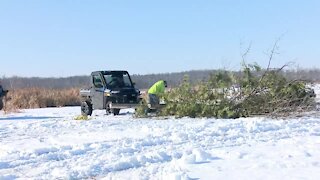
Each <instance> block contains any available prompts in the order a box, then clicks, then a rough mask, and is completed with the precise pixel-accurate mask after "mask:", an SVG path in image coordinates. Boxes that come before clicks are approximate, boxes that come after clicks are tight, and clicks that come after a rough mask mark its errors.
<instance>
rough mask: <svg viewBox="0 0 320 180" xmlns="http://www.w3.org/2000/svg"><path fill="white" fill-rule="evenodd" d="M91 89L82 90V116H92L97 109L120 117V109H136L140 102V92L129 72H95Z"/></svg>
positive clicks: (92, 74)
mask: <svg viewBox="0 0 320 180" xmlns="http://www.w3.org/2000/svg"><path fill="white" fill-rule="evenodd" d="M91 84H92V86H91V88H90V89H81V90H80V96H81V99H82V102H81V114H82V115H91V114H92V111H93V110H95V109H105V110H106V112H107V114H110V113H113V114H114V115H118V114H119V111H120V109H124V108H134V107H136V106H137V105H138V104H139V102H140V91H139V90H138V89H136V88H135V87H134V83H132V81H131V77H130V75H129V73H128V72H127V71H95V72H92V73H91Z"/></svg>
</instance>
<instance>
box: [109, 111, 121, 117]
mask: <svg viewBox="0 0 320 180" xmlns="http://www.w3.org/2000/svg"><path fill="white" fill-rule="evenodd" d="M111 111H112V113H113V115H115V116H116V115H119V112H120V109H111Z"/></svg>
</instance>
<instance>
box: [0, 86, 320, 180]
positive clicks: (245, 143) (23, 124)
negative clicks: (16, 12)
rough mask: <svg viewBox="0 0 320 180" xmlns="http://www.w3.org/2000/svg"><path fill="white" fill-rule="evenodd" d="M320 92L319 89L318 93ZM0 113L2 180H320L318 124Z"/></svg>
mask: <svg viewBox="0 0 320 180" xmlns="http://www.w3.org/2000/svg"><path fill="white" fill-rule="evenodd" d="M316 90H317V92H320V91H318V89H316ZM79 113H80V108H79V107H65V108H46V109H31V110H23V111H22V112H20V113H12V114H3V112H0V179H26V178H30V179H281V180H282V179H319V177H320V117H317V115H312V116H308V117H307V116H306V117H301V118H296V119H290V120H274V119H266V118H242V119H236V120H224V119H189V118H183V119H174V118H169V119H165V120H161V119H135V118H133V116H132V112H130V110H128V112H127V111H121V115H119V116H113V115H109V116H107V115H104V111H94V115H93V117H92V118H91V120H88V121H78V120H74V117H76V116H78V115H79Z"/></svg>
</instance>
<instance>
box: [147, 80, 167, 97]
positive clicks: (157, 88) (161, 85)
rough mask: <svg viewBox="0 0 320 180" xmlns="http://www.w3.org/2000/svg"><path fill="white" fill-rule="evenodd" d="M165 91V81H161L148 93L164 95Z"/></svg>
mask: <svg viewBox="0 0 320 180" xmlns="http://www.w3.org/2000/svg"><path fill="white" fill-rule="evenodd" d="M164 90H165V85H164V81H163V80H160V81H158V82H156V83H155V84H154V85H152V86H151V88H150V89H149V90H148V93H149V94H155V95H159V94H162V93H164Z"/></svg>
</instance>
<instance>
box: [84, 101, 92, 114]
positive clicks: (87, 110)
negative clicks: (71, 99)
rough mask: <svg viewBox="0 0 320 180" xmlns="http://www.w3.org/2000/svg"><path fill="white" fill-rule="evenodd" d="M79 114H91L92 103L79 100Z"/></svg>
mask: <svg viewBox="0 0 320 180" xmlns="http://www.w3.org/2000/svg"><path fill="white" fill-rule="evenodd" d="M81 115H83V116H91V115H92V104H91V103H90V102H87V101H84V102H81Z"/></svg>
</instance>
